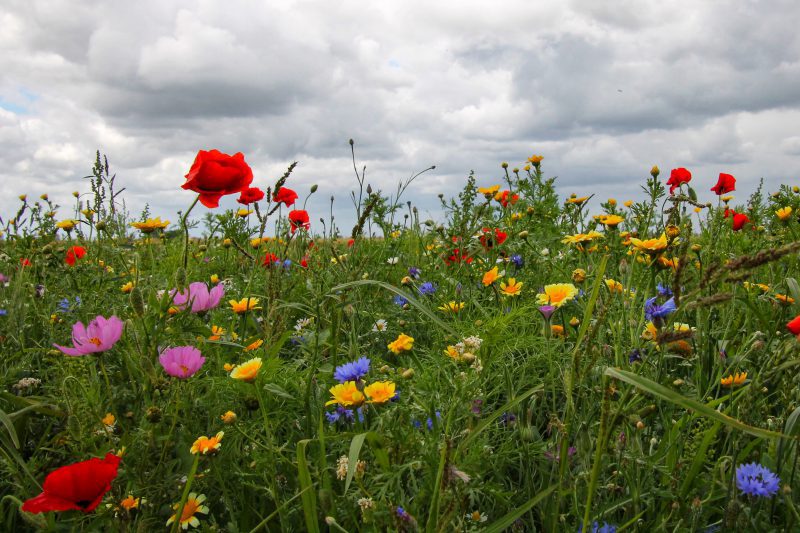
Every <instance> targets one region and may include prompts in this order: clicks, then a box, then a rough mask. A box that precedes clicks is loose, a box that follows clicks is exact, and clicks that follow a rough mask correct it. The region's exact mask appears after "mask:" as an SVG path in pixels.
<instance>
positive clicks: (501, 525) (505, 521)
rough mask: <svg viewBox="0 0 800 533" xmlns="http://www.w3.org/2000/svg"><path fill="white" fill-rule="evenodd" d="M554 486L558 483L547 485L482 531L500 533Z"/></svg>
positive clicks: (546, 494)
mask: <svg viewBox="0 0 800 533" xmlns="http://www.w3.org/2000/svg"><path fill="white" fill-rule="evenodd" d="M556 488H558V484H555V485H551V486H549V487H547V488H546V489H544V490H543V491H542V492H540V493H539V494H537V495H536V496H534V497H533V498H531V499H530V500H528V501H527V502H526V503H524V504H522V505H521V506H520V507H517V508H516V509H514V510H513V511H511V512H510V513H508V514H506V515H505V516H503V517H502V518H500V519H499V520H497V521H496V522H494V523H492V524H491V525H490V526H489V527H487V528H486V529H484V530H483V531H484V533H500V532H501V531H505V530H506V529H508V528H509V527H511V524H513V523H514V522H515V521H516V520H517V519H518V518H519V517H521V516H522V515H524V514H525V513H527V512H528V511H530V510H531V509H533V507H534V506H535V505H536V504H537V503H539V502H540V501H542V500H543V499H545V498H546V497H548V496H549V495H550V493H551V492H553V491H554V490H556Z"/></svg>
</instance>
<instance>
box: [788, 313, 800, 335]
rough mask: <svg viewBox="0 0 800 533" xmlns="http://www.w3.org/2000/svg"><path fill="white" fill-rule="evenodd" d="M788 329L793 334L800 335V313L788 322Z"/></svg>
mask: <svg viewBox="0 0 800 533" xmlns="http://www.w3.org/2000/svg"><path fill="white" fill-rule="evenodd" d="M786 329H788V330H789V331H790V332H791V333H792V335H800V315H797V316H796V317H794V318H793V319H792V321H791V322H789V323H788V324H786Z"/></svg>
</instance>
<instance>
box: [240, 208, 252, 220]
mask: <svg viewBox="0 0 800 533" xmlns="http://www.w3.org/2000/svg"><path fill="white" fill-rule="evenodd" d="M252 214H253V210H252V209H246V208H244V207H243V208H241V209H239V210H238V211H236V216H237V217H241V218H247V217H248V216H250V215H252Z"/></svg>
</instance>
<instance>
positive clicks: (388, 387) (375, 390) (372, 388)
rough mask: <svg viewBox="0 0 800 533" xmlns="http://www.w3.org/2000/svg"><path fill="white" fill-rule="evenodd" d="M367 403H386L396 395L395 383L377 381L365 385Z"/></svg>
mask: <svg viewBox="0 0 800 533" xmlns="http://www.w3.org/2000/svg"><path fill="white" fill-rule="evenodd" d="M364 394H365V395H366V396H367V398H369V401H368V402H367V403H386V402H388V401H389V400H391V399H392V398H394V395H395V385H394V383H393V382H391V381H376V382H375V383H371V384H369V385H367V386H366V387H364Z"/></svg>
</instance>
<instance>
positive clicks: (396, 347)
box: [386, 333, 414, 355]
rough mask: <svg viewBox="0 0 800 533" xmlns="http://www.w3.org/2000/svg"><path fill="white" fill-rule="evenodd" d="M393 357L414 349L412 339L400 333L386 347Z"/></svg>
mask: <svg viewBox="0 0 800 533" xmlns="http://www.w3.org/2000/svg"><path fill="white" fill-rule="evenodd" d="M386 347H387V348H388V349H389V350H391V352H392V353H393V354H395V355H397V354H399V353H400V352H407V351H409V350H411V349H412V348H413V347H414V337H410V336H408V335H406V334H405V333H401V334H400V335H398V336H397V338H396V339H395V340H393V341H392V342H390V343H389V344H388V345H387V346H386Z"/></svg>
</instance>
